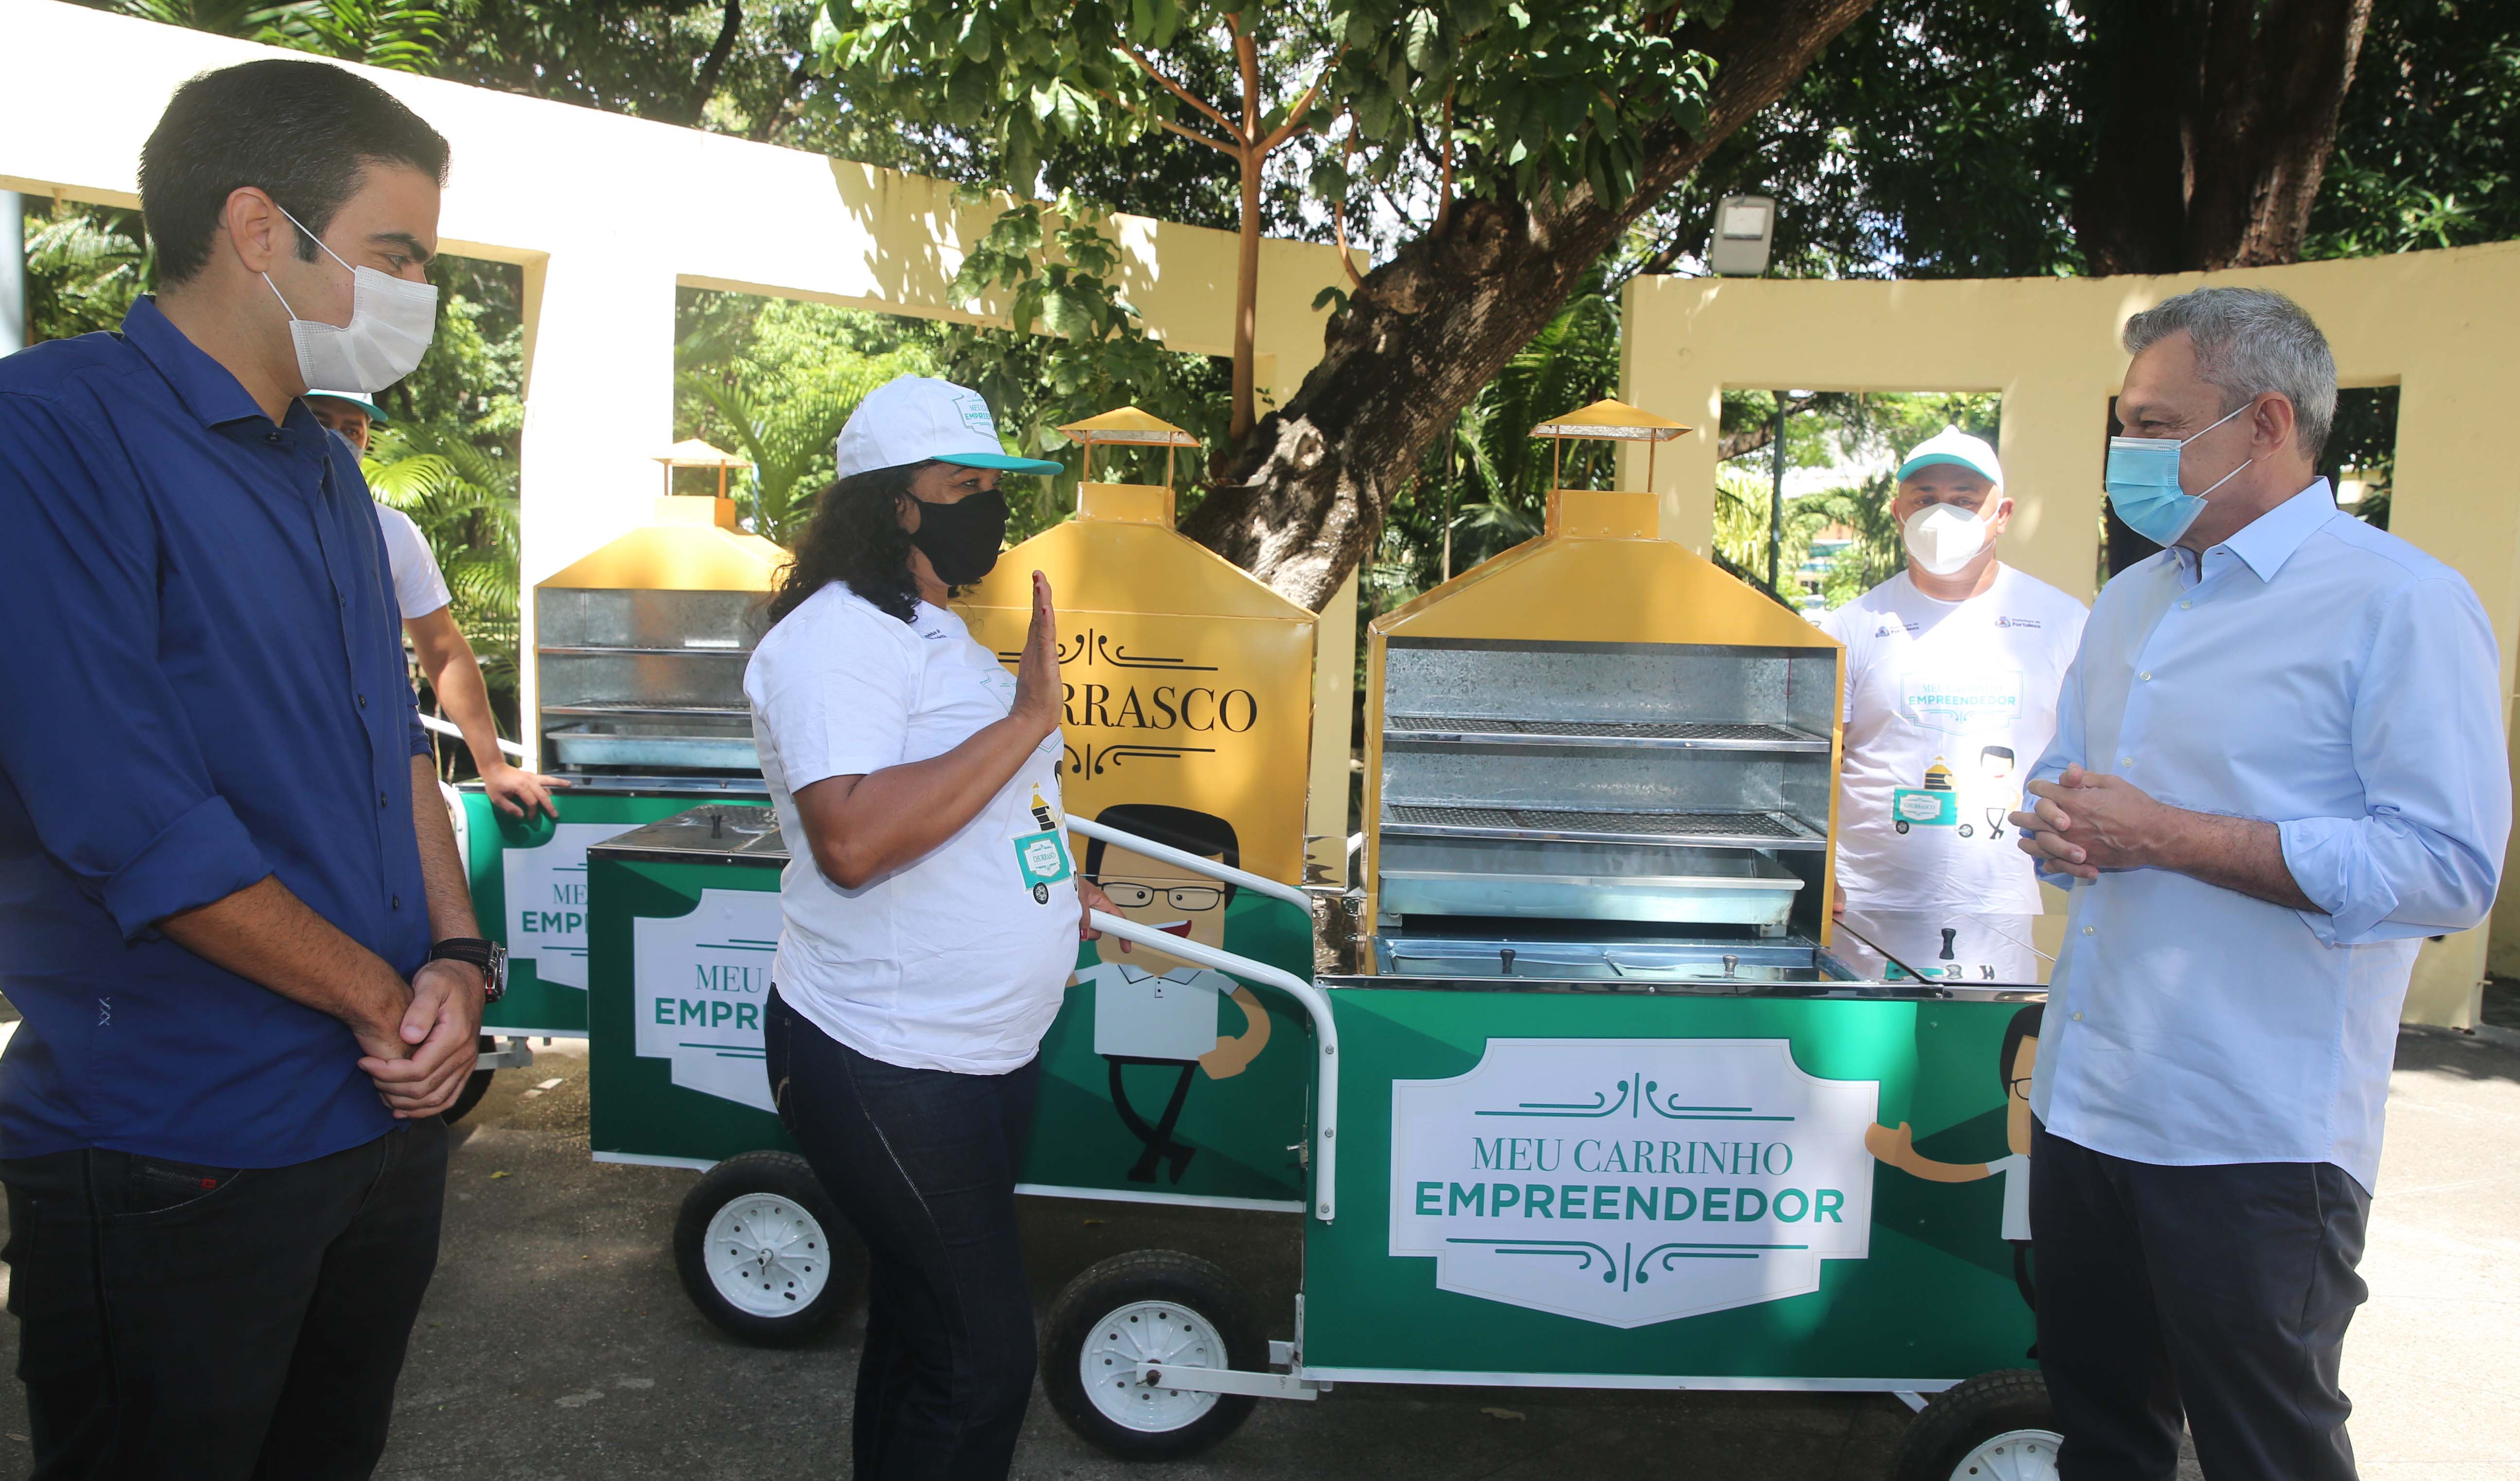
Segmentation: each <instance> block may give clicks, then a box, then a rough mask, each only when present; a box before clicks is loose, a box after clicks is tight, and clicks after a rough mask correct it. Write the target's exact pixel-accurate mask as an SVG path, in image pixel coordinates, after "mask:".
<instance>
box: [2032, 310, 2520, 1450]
mask: <svg viewBox="0 0 2520 1481" xmlns="http://www.w3.org/2000/svg"><path fill="white" fill-rule="evenodd" d="M2126 347H2127V349H2128V350H2129V351H2130V352H2131V353H2133V355H2134V356H2135V359H2134V363H2133V364H2132V365H2130V366H2129V367H2128V370H2127V377H2126V388H2125V391H2124V392H2123V394H2122V395H2121V396H2120V397H2119V400H2118V417H2119V419H2120V421H2121V423H2122V424H2123V426H2124V427H2125V430H2126V432H2127V437H2126V438H2121V439H2119V440H2118V441H2117V442H2115V443H2113V444H2112V447H2111V454H2110V469H2111V472H2110V497H2111V500H2112V502H2113V503H2115V504H2116V505H2117V507H2118V509H2119V511H2120V513H2121V516H2124V517H2126V518H2127V519H2128V521H2129V523H2130V524H2133V525H2135V526H2136V527H2137V528H2138V530H2139V531H2143V532H2146V533H2153V534H2155V537H2156V538H2158V539H2159V540H2160V541H2161V543H2163V544H2164V545H2165V546H2167V547H2168V548H2167V549H2165V550H2164V551H2162V552H2161V553H2160V554H2159V555H2156V556H2154V557H2152V558H2151V559H2150V560H2147V561H2143V562H2141V563H2139V564H2138V565H2135V566H2133V567H2131V568H2129V569H2128V570H2126V571H2125V572H2123V573H2122V574H2120V575H2119V576H2118V577H2117V578H2116V579H2115V580H2113V581H2111V582H2110V583H2109V585H2108V586H2107V588H2106V589H2104V590H2103V591H2102V592H2101V593H2100V596H2099V600H2098V602H2097V603H2096V604H2094V606H2093V609H2092V616H2091V622H2090V625H2089V626H2088V627H2087V628H2086V630H2085V632H2084V635H2083V644H2082V650H2081V652H2080V654H2079V656H2078V657H2077V658H2076V660H2075V663H2074V667H2073V669H2072V670H2071V672H2070V673H2069V674H2068V675H2067V677H2066V680H2065V688H2064V693H2063V695H2062V696H2060V698H2059V700H2058V704H2057V729H2056V739H2055V740H2054V742H2053V743H2052V744H2051V745H2050V746H2049V748H2048V753H2047V755H2046V756H2045V757H2044V758H2043V759H2042V760H2041V762H2040V763H2039V765H2038V767H2037V768H2036V769H2035V770H2034V771H2033V773H2032V779H2033V780H2032V781H2031V784H2030V787H2029V790H2030V791H2031V793H2032V794H2033V795H2034V797H2035V798H2036V799H2037V800H2036V801H2035V802H2034V803H2033V804H2032V808H2033V811H2032V812H2031V813H2024V814H2015V815H2014V820H2013V821H2014V822H2015V824H2016V825H2017V826H2018V827H2019V828H2020V829H2021V830H2022V836H2021V847H2022V848H2023V849H2024V850H2025V851H2027V852H2029V853H2030V854H2032V855H2033V856H2034V857H2035V858H2037V859H2038V860H2039V862H2040V868H2041V870H2042V872H2043V874H2044V875H2046V876H2047V877H2048V878H2049V879H2051V880H2053V881H2055V882H2057V883H2061V884H2065V885H2068V886H2069V887H2070V888H2071V889H2072V890H2073V897H2074V898H2073V909H2072V913H2071V915H2070V917H2069V918H2068V921H2067V933H2066V943H2065V948H2064V951H2063V952H2062V953H2061V955H2060V956H2059V958H2058V961H2057V966H2056V971H2055V973H2054V981H2053V984H2052V986H2051V989H2050V995H2049V1000H2048V1012H2047V1015H2046V1031H2045V1033H2044V1035H2043V1042H2042V1044H2041V1048H2040V1053H2039V1062H2038V1070H2037V1074H2036V1077H2035V1080H2034V1083H2033V1086H2032V1090H2031V1108H2032V1110H2033V1111H2034V1112H2035V1113H2036V1115H2037V1116H2038V1118H2039V1123H2040V1127H2039V1132H2038V1135H2037V1138H2036V1143H2035V1144H2036V1150H2035V1152H2034V1153H2033V1155H2032V1157H2031V1159H2030V1160H2031V1167H2032V1174H2031V1230H2032V1236H2033V1239H2034V1241H2035V1245H2034V1248H2035V1260H2036V1269H2037V1274H2038V1282H2039V1357H2040V1363H2041V1366H2042V1367H2043V1368H2044V1369H2046V1372H2047V1375H2048V1388H2049V1391H2050V1393H2051V1394H2052V1395H2053V1397H2054V1400H2055V1405H2056V1411H2057V1417H2058V1421H2059V1424H2060V1427H2061V1428H2062V1429H2063V1432H2064V1436H2065V1446H2064V1451H2063V1455H2062V1457H2061V1459H2060V1469H2061V1472H2062V1474H2063V1475H2064V1476H2066V1477H2068V1478H2075V1481H2090V1478H2099V1477H2110V1478H2116V1477H2129V1478H2133V1477H2144V1478H2153V1477H2158V1478H2161V1481H2168V1478H2170V1477H2171V1476H2172V1475H2173V1474H2174V1471H2175V1467H2176V1463H2177V1450H2178V1433H2179V1423H2180V1419H2181V1415H2182V1413H2183V1412H2184V1415H2185V1418H2186V1422H2187V1424H2188V1427H2189V1428H2190V1429H2191V1430H2192V1431H2193V1433H2194V1435H2195V1438H2196V1448H2197V1454H2198V1458H2199V1459H2200V1460H2202V1462H2203V1464H2204V1468H2205V1473H2206V1474H2207V1475H2208V1476H2210V1477H2213V1478H2215V1481H2228V1478H2239V1477H2262V1478H2266V1481H2277V1478H2281V1481H2329V1478H2350V1477H2352V1476H2353V1475H2354V1474H2355V1469H2354V1454H2353V1448H2352V1445H2351V1443H2350V1442H2349V1441H2348V1440H2347V1438H2346V1433H2345V1418H2346V1415H2347V1414H2348V1413H2349V1411H2350V1406H2349V1405H2348V1404H2347V1402H2346V1400H2345V1396H2344V1395H2343V1393H2342V1392H2341V1391H2340V1390H2339V1389H2338V1387H2337V1367H2338V1360H2339V1356H2340V1354H2341V1352H2342V1350H2343V1343H2344V1337H2345V1328H2346V1324H2347V1323H2348V1322H2349V1321H2350V1320H2351V1319H2352V1317H2353V1313H2354V1308H2355V1307H2356V1306H2357V1305H2359V1304H2360V1303H2361V1302H2362V1300H2363V1293H2364V1288H2363V1282H2362V1280H2361V1279H2360V1278H2358V1277H2357V1276H2356V1274H2355V1266H2356V1264H2357V1262H2358V1261H2359V1260H2360V1258H2361V1256H2362V1250H2363V1227H2364V1221H2365V1218H2366V1216H2367V1213H2368V1211H2369V1206H2370V1189H2371V1186H2372V1184H2373V1182H2374V1180H2375V1177H2376V1174H2377V1172H2378V1170H2379V1163H2380V1128H2381V1115H2382V1108H2383V1104H2384V1102H2385V1100H2386V1098H2387V1095H2388V1082H2389V1069H2390V1063H2391V1059H2392V1055H2393V1053H2394V1048H2395V1043H2396V1036H2397V1022H2398V1014H2399V1009H2400V1005H2401V1003H2402V1001H2403V1000H2404V999H2405V996H2406V991H2407V979H2408V972H2409V971H2410V969H2411V968H2412V966H2413V964H2414V959H2415V950H2416V947H2417V946H2418V944H2419V943H2420V942H2421V941H2422V939H2423V938H2424V937H2426V936H2435V935H2440V934H2443V933H2445V932H2450V931H2457V930H2465V929H2467V928H2469V927H2471V926H2473V925H2476V924H2477V923H2478V922H2480V921H2482V920H2484V919H2485V917H2486V913H2487V911H2488V910H2489V908H2490V907H2491V906H2492V904H2493V901H2494V893H2495V888H2496V886H2497V884H2498V875H2499V872H2500V868H2501V859H2502V846H2503V839H2504V835H2505V834H2506V832H2507V831H2508V830H2509V828H2510V819H2511V797H2510V785H2509V773H2508V761H2507V759H2506V757H2505V753H2504V742H2503V734H2502V714H2501V710H2502V705H2501V698H2500V689H2501V683H2500V662H2499V657H2498V651H2497V648H2496V643H2495V638H2494V633H2493V629H2492V627H2491V626H2490V625H2489V623H2488V622H2487V619H2486V616H2485V612H2484V610H2483V608H2482V607H2481V606H2479V605H2478V603H2477V600H2476V595H2475V593H2474V592H2473V591H2471V590H2470V589H2469V587H2468V585H2467V583H2466V582H2465V581H2464V580H2462V579H2461V578H2460V577H2459V575H2458V574H2457V572H2455V571H2453V570H2452V569H2451V568H2450V567H2449V566H2447V565H2444V564H2443V563H2442V562H2441V561H2436V560H2434V559H2433V558H2432V557H2430V556H2427V555H2425V554H2423V553H2422V552H2421V551H2418V550H2416V549H2415V548H2414V547H2413V546H2411V545H2408V543H2407V542H2405V541H2404V540H2400V539H2398V538H2396V537H2395V536H2392V535H2389V534H2387V533H2385V532H2382V531H2380V530H2376V529H2373V528H2371V527H2370V526H2368V525H2366V524H2364V523H2363V522H2362V521H2360V520H2358V519H2356V518H2354V517H2352V516H2348V515H2344V514H2341V513H2339V512H2338V511H2337V509H2336V508H2335V504H2334V500H2333V499H2332V497H2331V496H2330V494H2329V492H2328V487H2327V484H2326V482H2325V480H2323V479H2320V478H2318V477H2317V476H2315V473H2314V469H2315V468H2316V465H2317V459H2318V452H2319V449H2320V445H2321V444H2322V443H2323V442H2324V440H2325V438H2326V435H2327V428H2328V423H2329V419H2330V417H2331V416H2332V414H2333V410H2334V407H2335V399H2336V373H2335V364H2334V361H2333V360H2332V359H2331V358H2330V357H2329V354H2328V349H2327V342H2326V339H2325V337H2323V336H2321V335H2320V334H2319V332H2318V326H2317V325H2315V324H2313V323H2312V322H2311V320H2310V318H2309V316H2308V315H2307V314H2305V313H2303V312H2302V310H2301V309H2300V307H2299V306H2298V305H2296V304H2294V303H2293V302H2291V300H2289V299H2287V298H2284V297H2282V296H2281V295H2280V294H2276V293H2272V292H2263V291H2259V290H2250V289H2226V288H2215V289H2200V290H2198V291H2196V292H2190V293H2185V294H2183V295H2181V296H2179V297H2176V298H2173V299H2171V300H2169V301H2168V302H2166V303H2163V304H2162V305H2160V306H2159V307H2157V308H2154V309H2152V310H2150V311H2148V312H2146V313H2142V314H2138V315H2137V316H2136V317H2135V319H2134V320H2133V321H2132V322H2130V323H2129V324H2128V326H2127V330H2126ZM2136 438H2144V439H2163V440H2160V441H2154V442H2150V443H2132V442H2131V441H2130V439H2136ZM2174 448H2175V449H2177V451H2173V449H2174ZM2147 465H2150V467H2151V468H2152V469H2153V470H2154V471H2156V474H2157V475H2156V476H2154V477H2153V478H2152V479H2151V480H2150V481H2149V486H2147V479H2146V477H2145V471H2146V466H2147ZM2146 526H2149V529H2147V528H2146Z"/></svg>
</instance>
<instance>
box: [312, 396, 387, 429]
mask: <svg viewBox="0 0 2520 1481" xmlns="http://www.w3.org/2000/svg"><path fill="white" fill-rule="evenodd" d="M319 398H320V399H322V400H325V401H346V402H348V403H349V404H350V405H352V406H355V407H357V408H358V409H359V410H361V411H363V412H366V413H367V414H368V425H369V426H393V418H391V417H388V416H386V415H385V409H384V408H383V407H382V406H379V405H377V404H376V403H375V402H373V401H371V400H369V399H368V398H367V397H365V396H353V395H346V394H344V393H342V392H340V391H308V392H307V393H306V399H308V400H310V401H313V400H317V399H319Z"/></svg>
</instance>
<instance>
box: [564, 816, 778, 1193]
mask: <svg viewBox="0 0 2520 1481" xmlns="http://www.w3.org/2000/svg"><path fill="white" fill-rule="evenodd" d="M587 884H588V894H589V895H590V897H591V900H590V903H591V905H592V907H593V910H592V915H593V918H594V919H593V923H592V924H591V925H590V927H589V930H588V940H587V947H588V964H587V971H588V977H587V982H588V999H589V1008H590V1010H591V1017H592V1022H591V1024H590V1029H591V1032H590V1034H589V1036H588V1037H589V1041H590V1042H589V1043H588V1046H587V1054H588V1058H589V1065H588V1079H589V1085H588V1096H589V1100H590V1102H591V1103H590V1105H589V1109H588V1127H587V1143H588V1145H589V1147H590V1148H591V1149H592V1150H593V1151H594V1153H595V1154H596V1155H597V1156H598V1157H605V1156H611V1157H619V1158H625V1159H630V1160H642V1161H644V1160H662V1161H669V1162H689V1163H694V1164H701V1165H705V1164H707V1163H712V1162H718V1161H723V1160H724V1159H726V1158H728V1157H732V1156H736V1155H738V1154H739V1153H742V1152H748V1151H756V1150H761V1149H764V1148H780V1149H784V1150H788V1151H793V1150H794V1149H795V1147H794V1145H793V1144H791V1143H790V1142H789V1141H788V1140H787V1132H786V1130H785V1129H784V1128H782V1127H781V1126H780V1124H779V1117H778V1115H777V1114H776V1113H775V1112H774V1111H773V1110H772V1109H771V1101H770V1092H769V1075H768V1070H767V1067H766V1066H765V1065H764V1064H763V1062H762V1057H761V1048H760V1046H761V1012H762V1010H763V1007H764V1006H765V1005H766V1004H767V1002H768V999H769V983H770V961H771V957H770V953H771V951H772V950H773V949H775V947H776V944H777V941H778V937H779V903H778V902H779V870H778V869H777V868H776V867H775V865H774V864H772V863H768V862H727V863H697V864H681V863H664V862H654V861H649V860H641V859H620V858H610V857H607V856H605V855H604V854H602V853H600V852H599V853H597V854H595V855H593V856H591V857H590V858H589V859H588V861H587ZM643 1016H644V1019H645V1021H644V1022H643V1021H642V1019H643Z"/></svg>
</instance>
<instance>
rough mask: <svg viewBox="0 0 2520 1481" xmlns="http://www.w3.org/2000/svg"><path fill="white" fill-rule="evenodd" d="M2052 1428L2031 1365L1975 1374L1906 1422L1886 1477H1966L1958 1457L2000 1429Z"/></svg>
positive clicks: (2043, 1382)
mask: <svg viewBox="0 0 2520 1481" xmlns="http://www.w3.org/2000/svg"><path fill="white" fill-rule="evenodd" d="M2055 1428H2056V1409H2055V1406H2054V1405H2052V1404H2050V1403H2048V1380H2047V1379H2046V1378H2043V1377H2041V1376H2040V1375H2039V1372H2038V1370H2037V1369H2027V1368H2006V1369H1997V1370H1996V1371H1994V1372H1991V1373H1980V1374H1978V1375H1977V1376H1976V1377H1974V1378H1971V1379H1969V1380H1968V1381H1967V1382H1965V1383H1960V1384H1955V1385H1954V1386H1952V1387H1950V1388H1947V1389H1945V1390H1943V1391H1942V1392H1941V1393H1939V1394H1936V1395H1935V1396H1934V1398H1933V1402H1931V1403H1929V1404H1927V1405H1926V1406H1925V1410H1924V1413H1922V1414H1918V1415H1917V1416H1916V1417H1915V1419H1914V1421H1913V1422H1912V1423H1911V1424H1910V1425H1909V1426H1908V1435H1907V1438H1906V1439H1904V1440H1902V1441H1901V1442H1900V1444H1899V1459H1898V1461H1897V1463H1895V1464H1894V1465H1893V1466H1892V1467H1891V1470H1890V1475H1891V1481H1967V1478H1966V1477H1960V1476H1956V1475H1955V1474H1954V1472H1955V1471H1956V1470H1957V1468H1958V1465H1959V1463H1960V1459H1961V1458H1962V1457H1964V1456H1966V1455H1967V1454H1968V1453H1969V1452H1970V1451H1973V1450H1975V1449H1977V1448H1978V1446H1979V1445H1980V1444H1982V1443H1984V1442H1985V1441H1988V1440H1991V1439H1993V1438H1994V1437H1996V1436H1997V1435H2000V1434H2003V1432H2004V1431H2006V1430H2013V1429H2044V1430H2050V1431H2052V1430H2054V1429H2055Z"/></svg>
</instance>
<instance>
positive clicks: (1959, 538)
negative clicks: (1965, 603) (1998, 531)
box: [1901, 504, 1986, 576]
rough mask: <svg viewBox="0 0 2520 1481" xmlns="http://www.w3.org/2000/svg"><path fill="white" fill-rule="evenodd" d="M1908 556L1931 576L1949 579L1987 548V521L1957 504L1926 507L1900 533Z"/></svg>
mask: <svg viewBox="0 0 2520 1481" xmlns="http://www.w3.org/2000/svg"><path fill="white" fill-rule="evenodd" d="M1901 534H1902V535H1904V536H1905V537H1906V539H1907V542H1908V554H1909V555H1910V556H1912V557H1913V558H1914V560H1915V561H1916V563H1917V564H1918V565H1920V566H1923V567H1924V568H1925V570H1926V571H1927V572H1929V573H1931V574H1933V575H1937V576H1948V575H1951V574H1952V573H1953V572H1955V571H1957V570H1958V569H1959V568H1960V567H1961V566H1963V565H1966V564H1968V563H1969V562H1970V561H1974V560H1976V559H1977V556H1978V552H1980V551H1982V550H1984V549H1986V519H1985V517H1984V516H1979V515H1974V514H1971V513H1969V512H1968V511H1967V510H1964V509H1962V508H1960V507H1959V506H1958V505H1957V504H1928V505H1926V506H1925V507H1924V508H1923V509H1920V510H1918V511H1916V512H1915V513H1914V514H1913V515H1910V516H1908V523H1907V526H1906V528H1904V529H1903V530H1902V531H1901Z"/></svg>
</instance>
